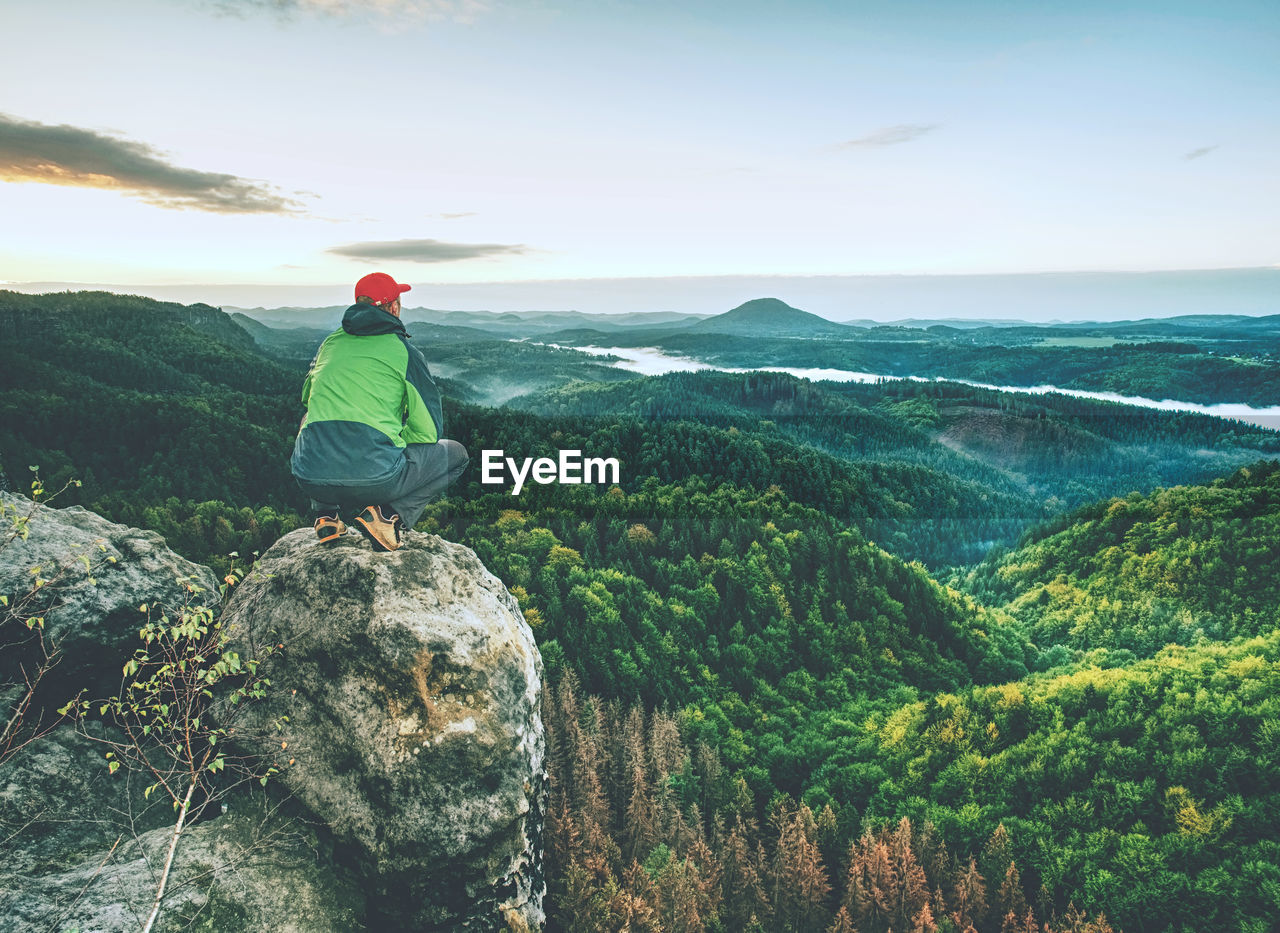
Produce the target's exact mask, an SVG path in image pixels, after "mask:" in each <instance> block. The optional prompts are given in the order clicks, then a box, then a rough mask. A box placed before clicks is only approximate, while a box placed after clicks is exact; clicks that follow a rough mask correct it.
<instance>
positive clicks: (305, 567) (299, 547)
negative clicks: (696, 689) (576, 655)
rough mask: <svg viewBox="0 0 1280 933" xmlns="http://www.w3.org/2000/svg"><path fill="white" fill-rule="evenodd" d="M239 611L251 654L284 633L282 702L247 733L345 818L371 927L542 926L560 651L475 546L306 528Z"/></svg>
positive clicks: (257, 750) (341, 839)
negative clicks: (551, 710) (379, 548)
mask: <svg viewBox="0 0 1280 933" xmlns="http://www.w3.org/2000/svg"><path fill="white" fill-rule="evenodd" d="M224 620H225V621H226V622H227V624H228V629H229V632H230V637H231V639H232V642H233V646H234V647H236V648H237V650H239V651H240V652H241V654H242V655H245V656H250V657H263V656H264V649H266V648H267V647H268V646H283V648H282V650H279V651H277V652H276V653H275V654H273V655H271V656H270V657H268V658H267V660H266V661H265V665H266V670H267V673H268V676H269V677H270V678H271V687H270V690H269V697H268V699H267V700H266V701H264V702H261V703H257V704H253V705H252V706H251V707H249V708H246V709H243V710H241V711H240V713H239V717H238V718H237V719H236V723H237V735H238V736H239V741H240V744H241V748H242V749H243V750H245V751H247V752H250V753H252V754H256V755H262V756H268V757H269V758H270V759H271V760H273V761H274V762H275V765H276V767H278V768H280V772H281V773H280V774H279V775H278V777H277V780H279V781H280V782H281V783H283V784H284V786H286V787H287V788H288V789H289V790H290V791H291V792H292V793H293V794H294V795H295V797H296V798H297V799H298V800H299V801H301V802H302V803H303V804H304V805H305V806H306V807H307V808H308V809H309V810H310V811H311V812H312V813H313V814H314V815H315V816H316V817H318V818H319V819H320V820H321V821H323V822H324V823H326V824H327V825H328V827H329V828H330V830H331V832H332V833H333V837H334V839H335V842H336V844H337V846H338V857H339V858H340V859H342V860H343V861H344V862H346V863H348V864H350V865H352V866H353V869H354V870H355V871H356V872H358V874H359V875H360V877H361V879H362V882H361V887H362V889H363V890H364V893H365V894H366V895H367V896H368V897H369V898H370V901H369V915H368V917H369V924H370V927H371V928H372V927H377V928H379V929H388V930H394V929H406V930H441V931H443V930H449V931H455V930H457V931H460V930H478V931H480V930H483V931H487V930H495V931H497V930H503V931H505V930H526V929H536V928H539V927H540V926H541V924H542V922H543V913H542V894H543V890H544V883H543V878H542V860H541V849H542V846H541V833H542V815H543V810H544V808H545V793H546V791H545V785H544V776H543V763H544V756H545V735H544V732H543V727H542V720H541V715H540V695H541V689H542V661H541V658H540V656H539V654H538V650H537V647H536V646H535V644H534V640H533V635H532V632H531V631H530V629H529V627H528V625H527V624H526V623H525V620H524V618H523V616H522V615H521V613H520V610H519V608H518V607H517V605H516V602H515V599H514V598H513V597H512V596H511V594H510V593H508V592H507V589H506V587H504V586H503V585H502V583H501V582H499V581H498V580H497V579H496V578H495V577H494V576H493V575H492V574H490V573H489V572H488V570H486V569H485V567H484V565H483V564H481V562H480V560H479V559H478V558H477V557H476V556H475V554H474V553H473V552H472V551H471V550H469V549H468V548H465V547H462V546H461V545H457V544H452V543H449V542H446V541H444V540H442V539H440V538H438V537H436V536H434V535H424V534H418V533H410V534H408V535H407V541H406V544H405V546H404V547H403V548H401V549H400V550H399V551H396V552H394V553H391V554H386V553H374V552H373V551H372V550H371V549H370V548H369V546H368V544H366V543H364V542H363V541H362V540H361V539H360V538H359V537H358V536H356V535H354V534H353V533H349V534H348V535H347V536H346V537H345V538H343V539H341V540H339V541H337V542H334V543H333V544H331V545H320V544H318V543H317V541H316V540H315V537H314V535H313V533H312V532H311V531H310V529H302V530H299V531H295V532H293V533H291V534H289V535H286V536H285V537H284V538H282V539H281V540H280V541H279V542H277V543H276V544H275V545H274V546H273V547H272V548H271V549H270V550H268V551H267V552H266V554H264V555H263V556H262V559H261V561H260V562H259V564H258V566H257V569H256V570H255V572H254V573H253V574H252V575H251V576H250V577H249V578H248V579H246V580H245V581H244V582H243V583H241V585H240V587H239V588H238V590H237V591H236V593H235V595H234V597H233V599H232V601H231V603H230V605H229V606H228V609H227V614H226V615H225V616H224ZM282 716H287V717H288V720H287V722H283V723H279V724H278V725H277V722H278V720H279V719H280V717H282Z"/></svg>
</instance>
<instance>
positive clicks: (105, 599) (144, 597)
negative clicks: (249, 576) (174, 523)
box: [0, 492, 218, 706]
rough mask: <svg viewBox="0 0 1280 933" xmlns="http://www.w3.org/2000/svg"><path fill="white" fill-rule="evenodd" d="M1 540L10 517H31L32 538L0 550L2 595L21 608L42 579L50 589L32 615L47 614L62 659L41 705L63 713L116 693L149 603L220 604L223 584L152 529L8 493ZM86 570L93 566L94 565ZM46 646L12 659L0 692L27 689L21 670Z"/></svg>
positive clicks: (3, 666)
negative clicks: (73, 701)
mask: <svg viewBox="0 0 1280 933" xmlns="http://www.w3.org/2000/svg"><path fill="white" fill-rule="evenodd" d="M0 509H3V511H4V520H3V521H0V542H4V541H5V539H6V538H7V537H8V536H9V535H8V532H9V529H10V527H11V518H12V516H13V515H14V514H15V513H16V514H18V515H21V516H27V518H28V524H27V532H28V534H27V537H26V538H25V540H24V539H23V538H21V537H14V538H12V539H10V540H8V541H7V543H4V544H3V545H2V546H0V594H4V595H6V596H8V597H9V598H10V599H11V600H17V599H19V598H21V597H22V596H23V594H26V593H29V592H31V590H32V585H33V583H34V581H35V576H34V575H33V574H32V572H31V571H32V568H35V567H39V568H40V573H39V576H40V577H41V578H43V579H45V580H48V581H49V582H48V583H47V584H46V585H45V586H43V587H41V588H40V589H39V591H38V592H36V593H35V594H34V598H33V599H31V600H30V602H29V603H28V605H27V608H26V610H25V612H26V613H27V614H31V613H34V612H43V613H44V619H45V628H44V631H45V638H46V642H48V643H50V644H51V645H53V646H56V648H57V649H58V651H59V653H60V654H59V660H58V663H57V666H56V667H54V668H53V669H52V671H50V673H49V676H48V677H47V678H46V679H45V681H44V682H43V683H42V685H41V686H42V691H41V693H42V699H46V700H47V701H48V703H49V704H50V705H53V706H60V705H61V704H62V703H63V702H65V701H66V700H67V699H69V698H70V697H71V696H73V695H74V694H75V693H76V692H78V691H79V689H80V688H82V687H83V688H86V689H87V690H88V692H89V694H90V695H91V696H104V695H109V694H111V693H115V692H116V690H118V689H119V684H120V665H121V664H122V663H123V662H124V659H125V658H127V657H128V656H129V655H130V654H132V652H133V650H134V649H135V648H136V647H137V643H138V629H139V627H140V626H141V623H142V621H143V619H144V616H143V615H142V613H140V612H139V611H138V607H139V606H140V605H142V604H144V603H145V604H148V605H157V604H159V605H163V606H165V607H168V608H169V609H174V608H176V607H178V606H180V605H181V604H182V603H183V602H184V601H185V600H187V599H193V600H195V601H198V602H206V603H210V604H216V603H217V600H218V581H217V578H216V577H214V575H213V571H211V570H210V569H209V568H208V567H202V566H200V565H199V564H193V563H191V561H189V560H186V559H185V558H182V557H179V556H178V555H177V554H175V553H173V551H171V550H169V548H168V547H167V546H166V545H165V542H164V539H163V538H162V537H160V536H159V535H158V534H156V533H155V532H153V531H141V530H139V529H137V528H129V527H128V526H126V525H117V524H115V523H114V522H109V521H107V520H106V519H105V518H103V517H102V516H100V515H97V514H95V513H93V512H90V511H88V510H87V509H83V508H80V507H79V506H72V507H70V508H66V509H54V508H50V507H48V506H45V505H41V504H39V503H35V502H32V501H31V500H30V499H26V498H23V497H22V496H17V495H13V494H12V493H5V492H0ZM86 563H87V566H86ZM38 653H39V648H38V646H36V645H32V644H28V645H27V647H26V648H25V649H24V650H12V651H6V652H5V653H4V656H3V657H2V658H0V684H4V685H6V686H11V685H13V684H14V683H21V682H22V673H21V668H23V667H25V668H26V669H27V670H31V669H32V664H33V662H37V661H38Z"/></svg>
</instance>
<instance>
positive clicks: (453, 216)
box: [435, 211, 477, 220]
mask: <svg viewBox="0 0 1280 933" xmlns="http://www.w3.org/2000/svg"><path fill="white" fill-rule="evenodd" d="M476 214H477V211H458V212H457V213H453V214H436V215H435V216H436V217H439V218H440V219H441V220H459V219H461V218H463V217H474V216H476Z"/></svg>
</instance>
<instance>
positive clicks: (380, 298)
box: [356, 272, 412, 305]
mask: <svg viewBox="0 0 1280 933" xmlns="http://www.w3.org/2000/svg"><path fill="white" fill-rule="evenodd" d="M411 287H412V286H409V285H399V284H397V283H396V280H395V279H393V278H392V277H391V276H389V275H387V274H386V273H385V272H370V273H369V274H368V275H366V276H365V277H364V278H362V279H361V280H360V281H359V282H356V298H357V299H359V298H360V296H361V295H367V296H368V297H369V298H372V299H373V303H374V304H376V305H381V304H389V303H391V302H392V301H395V300H396V299H397V298H399V297H400V295H401V294H402V293H403V292H407V291H408V290H409V289H410V288H411Z"/></svg>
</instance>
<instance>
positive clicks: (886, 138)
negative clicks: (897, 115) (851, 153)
mask: <svg viewBox="0 0 1280 933" xmlns="http://www.w3.org/2000/svg"><path fill="white" fill-rule="evenodd" d="M937 128H938V125H937V124H936V123H899V124H898V125H897V126H886V127H884V128H882V129H878V130H876V131H875V132H874V133H870V134H868V135H866V136H860V137H858V138H857V139H850V140H848V141H846V142H843V143H840V144H839V148H840V149H861V148H865V147H871V146H896V145H898V144H899V143H909V142H912V141H914V140H917V139H919V138H920V137H921V136H923V135H924V134H925V133H929V132H932V131H933V130H936V129H937Z"/></svg>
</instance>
